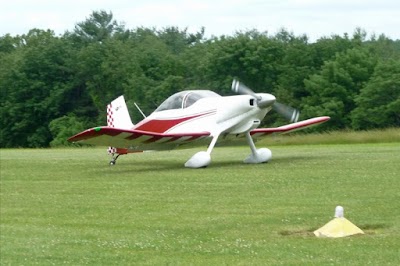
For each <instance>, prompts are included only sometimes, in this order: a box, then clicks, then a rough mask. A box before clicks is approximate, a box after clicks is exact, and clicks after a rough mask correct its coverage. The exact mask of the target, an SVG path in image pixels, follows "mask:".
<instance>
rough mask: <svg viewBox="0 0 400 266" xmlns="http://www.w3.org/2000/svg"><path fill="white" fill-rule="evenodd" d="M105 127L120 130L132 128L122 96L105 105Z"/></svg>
mask: <svg viewBox="0 0 400 266" xmlns="http://www.w3.org/2000/svg"><path fill="white" fill-rule="evenodd" d="M107 126H109V127H115V128H121V129H132V128H133V126H134V125H133V123H132V120H131V117H130V115H129V112H128V107H127V106H126V103H125V99H124V96H123V95H121V96H119V97H118V98H117V99H115V100H114V101H112V102H111V103H110V104H109V105H107Z"/></svg>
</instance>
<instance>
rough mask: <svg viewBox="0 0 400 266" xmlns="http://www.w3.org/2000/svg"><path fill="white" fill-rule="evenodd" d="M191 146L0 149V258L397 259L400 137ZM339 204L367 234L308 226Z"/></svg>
mask: <svg viewBox="0 0 400 266" xmlns="http://www.w3.org/2000/svg"><path fill="white" fill-rule="evenodd" d="M258 146H260V145H258ZM199 150H201V149H190V150H181V151H170V152H148V153H143V154H132V155H129V156H122V157H121V158H120V159H118V163H117V165H115V166H109V165H108V160H109V158H108V156H107V155H106V151H105V149H98V148H95V149H94V148H82V149H32V150H27V149H10V150H9V149H5V150H1V151H0V152H1V217H0V219H1V228H0V229H1V238H0V246H1V256H0V261H1V264H2V265H32V264H36V265H50V264H54V265H59V264H69V265H82V264H91V265H127V264H139V265H165V264H170V265H205V264H209V265H295V264H304V265H366V264H370V265H399V263H400V252H399V247H400V142H393V143H374V144H346V145H336V144H335V145H333V144H331V145H287V146H283V145H282V146H272V147H271V150H272V152H273V159H272V161H270V162H269V163H267V164H260V165H246V164H243V163H241V161H242V160H243V159H244V157H245V156H246V155H247V154H248V153H249V149H248V148H247V147H235V148H216V149H215V150H214V152H213V162H212V164H211V165H210V166H209V167H208V168H205V169H186V168H184V167H183V164H184V162H185V161H186V160H187V159H188V158H189V157H190V156H191V155H193V154H194V153H195V152H197V151H199ZM337 205H342V206H344V209H345V217H346V218H348V219H349V220H350V221H352V222H353V223H354V224H356V225H357V226H359V227H360V228H361V229H363V230H364V232H365V235H360V236H353V237H347V238H339V239H327V238H325V239H321V238H316V237H315V236H314V235H313V233H312V232H313V230H315V229H317V228H319V227H321V226H323V225H324V224H325V223H327V222H328V221H330V220H331V219H332V218H333V214H334V209H335V207H336V206H337Z"/></svg>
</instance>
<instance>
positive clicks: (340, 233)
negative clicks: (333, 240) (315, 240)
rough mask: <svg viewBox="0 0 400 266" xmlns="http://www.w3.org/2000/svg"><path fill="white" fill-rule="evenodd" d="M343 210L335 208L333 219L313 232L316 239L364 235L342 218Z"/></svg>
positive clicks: (338, 207) (339, 207)
mask: <svg viewBox="0 0 400 266" xmlns="http://www.w3.org/2000/svg"><path fill="white" fill-rule="evenodd" d="M343 214H344V209H343V207H342V206H337V207H336V209H335V218H334V219H333V220H332V221H330V222H329V223H327V224H326V225H324V226H322V227H321V228H320V229H318V230H315V231H314V235H316V236H317V237H345V236H351V235H356V234H364V232H363V231H362V230H361V229H360V228H358V227H357V226H355V225H354V224H353V223H352V222H350V221H349V220H347V219H346V218H344V215H343Z"/></svg>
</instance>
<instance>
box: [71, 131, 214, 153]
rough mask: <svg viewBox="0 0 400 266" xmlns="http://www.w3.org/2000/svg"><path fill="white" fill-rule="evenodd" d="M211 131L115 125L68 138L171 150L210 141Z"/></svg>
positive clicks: (111, 144) (121, 145)
mask: <svg viewBox="0 0 400 266" xmlns="http://www.w3.org/2000/svg"><path fill="white" fill-rule="evenodd" d="M209 136H210V133H209V132H199V133H180V134H163V133H151V132H147V131H141V130H128V129H120V128H114V127H94V128H90V129H87V130H85V131H83V132H81V133H78V134H76V135H75V136H72V137H70V138H69V139H68V141H70V142H76V143H84V144H93V145H99V146H111V147H117V148H123V149H128V150H129V151H130V152H132V151H144V150H170V149H174V148H177V147H179V146H181V145H185V146H186V145H188V146H191V145H189V144H191V143H195V144H197V145H203V144H206V143H208V142H209V140H208V137H209Z"/></svg>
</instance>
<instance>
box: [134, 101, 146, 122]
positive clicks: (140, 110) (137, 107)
mask: <svg viewBox="0 0 400 266" xmlns="http://www.w3.org/2000/svg"><path fill="white" fill-rule="evenodd" d="M133 104H134V105H135V106H136V109H138V110H139V112H140V113H141V114H142V116H143V117H144V118H146V117H147V116H146V115H145V114H144V113H143V112H142V109H140V107H139V106H138V105H137V104H136V103H135V102H133Z"/></svg>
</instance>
